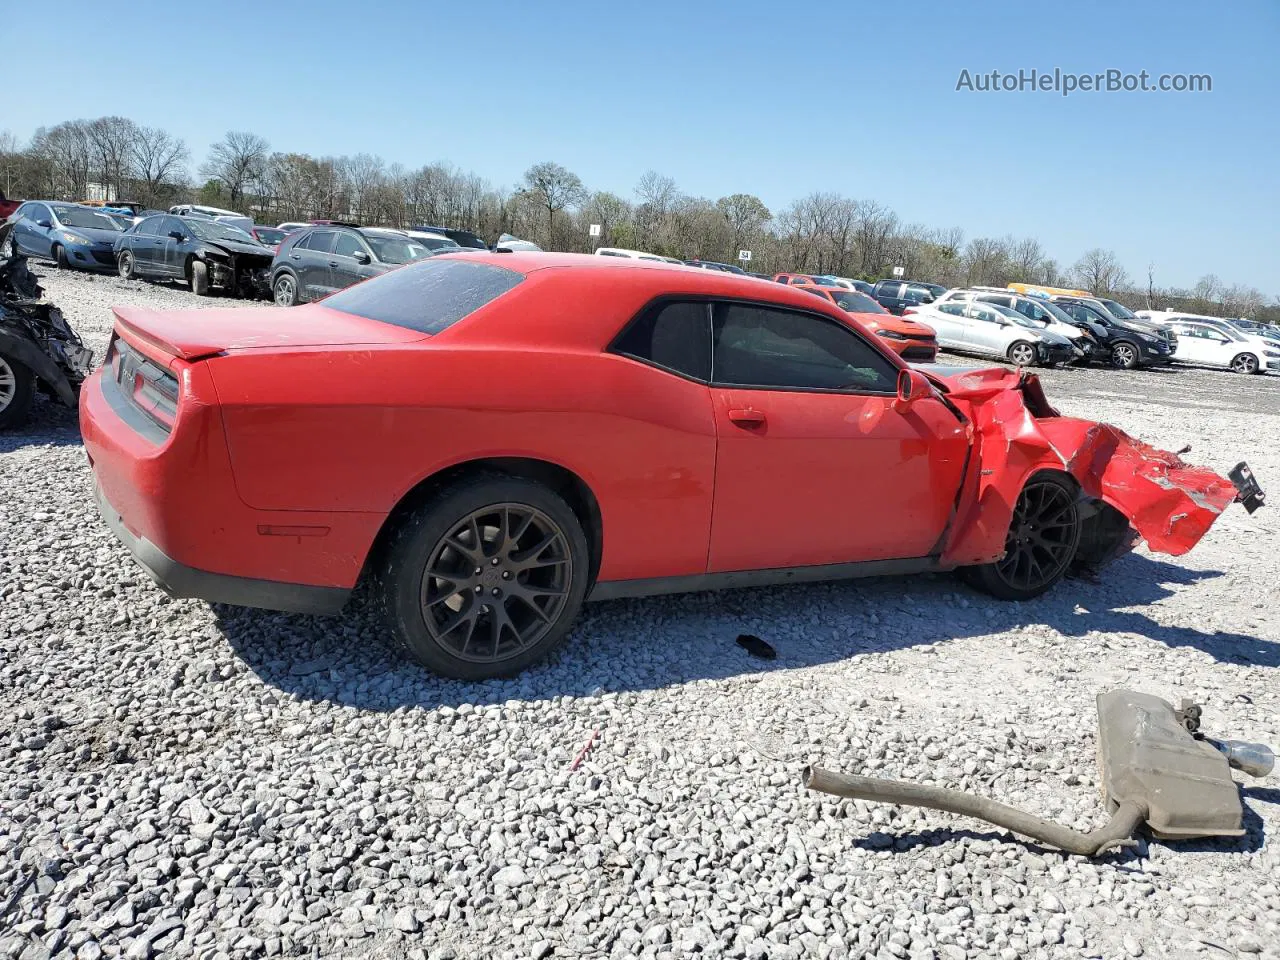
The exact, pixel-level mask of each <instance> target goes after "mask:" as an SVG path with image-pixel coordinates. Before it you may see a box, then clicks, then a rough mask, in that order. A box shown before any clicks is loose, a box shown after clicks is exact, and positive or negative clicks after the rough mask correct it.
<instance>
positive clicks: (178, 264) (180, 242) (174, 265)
mask: <svg viewBox="0 0 1280 960" xmlns="http://www.w3.org/2000/svg"><path fill="white" fill-rule="evenodd" d="M160 231H161V233H160V237H159V240H160V246H159V247H158V248H157V249H159V250H160V251H162V252H161V253H160V254H159V256H158V258H157V259H158V263H157V267H158V269H159V272H160V273H161V274H162V275H164V276H166V277H171V278H173V279H177V280H182V279H185V277H186V264H187V257H189V256H190V255H191V253H192V251H193V250H195V248H196V246H197V241H196V236H195V234H194V233H192V232H191V228H190V227H189V226H187V224H185V223H183V222H182V218H181V217H165V218H164V223H162V224H161V225H160Z"/></svg>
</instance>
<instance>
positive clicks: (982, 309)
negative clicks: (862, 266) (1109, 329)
mask: <svg viewBox="0 0 1280 960" xmlns="http://www.w3.org/2000/svg"><path fill="white" fill-rule="evenodd" d="M903 316H904V317H905V318H907V319H910V320H919V321H920V322H921V323H927V324H928V325H929V326H931V327H933V329H934V331H935V332H936V333H937V335H938V346H940V347H942V348H943V349H946V350H951V351H953V352H955V353H975V354H978V355H979V356H984V357H999V358H1000V359H1001V360H1008V361H1009V362H1010V363H1014V364H1017V365H1018V366H1020V367H1030V366H1049V365H1052V364H1055V363H1070V362H1072V361H1073V360H1079V359H1080V358H1081V357H1082V356H1083V355H1084V352H1083V351H1082V350H1081V349H1080V348H1079V347H1078V346H1076V345H1075V344H1074V343H1072V341H1071V340H1070V339H1069V338H1067V337H1064V336H1062V335H1061V334H1058V333H1054V332H1053V331H1052V330H1047V329H1045V328H1044V327H1043V326H1042V325H1041V324H1039V323H1038V322H1037V321H1035V320H1032V319H1031V318H1029V317H1024V316H1023V315H1022V314H1020V313H1018V312H1017V311H1016V310H1013V309H1011V308H1009V307H1001V306H999V305H997V304H994V303H983V302H982V301H979V300H966V299H954V300H939V301H935V302H934V303H928V304H920V305H918V306H914V307H907V309H906V312H905V313H904V314H903Z"/></svg>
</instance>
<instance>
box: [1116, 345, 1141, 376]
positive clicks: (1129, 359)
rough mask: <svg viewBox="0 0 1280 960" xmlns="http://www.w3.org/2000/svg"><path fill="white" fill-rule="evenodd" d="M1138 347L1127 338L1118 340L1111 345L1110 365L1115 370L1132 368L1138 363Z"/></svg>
mask: <svg viewBox="0 0 1280 960" xmlns="http://www.w3.org/2000/svg"><path fill="white" fill-rule="evenodd" d="M1138 360H1139V354H1138V348H1137V347H1135V346H1134V345H1133V344H1132V343H1130V342H1129V341H1128V340H1120V341H1118V342H1116V343H1115V344H1112V347H1111V365H1112V366H1113V367H1115V368H1116V369H1117V370H1132V369H1133V368H1134V367H1136V366H1137V365H1138Z"/></svg>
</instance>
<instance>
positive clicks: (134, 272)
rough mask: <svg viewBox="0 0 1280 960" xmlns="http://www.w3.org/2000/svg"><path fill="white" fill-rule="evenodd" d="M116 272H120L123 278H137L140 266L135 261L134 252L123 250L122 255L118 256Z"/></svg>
mask: <svg viewBox="0 0 1280 960" xmlns="http://www.w3.org/2000/svg"><path fill="white" fill-rule="evenodd" d="M116 272H118V273H119V274H120V279H121V280H137V279H138V267H137V264H136V263H134V260H133V254H132V253H130V252H129V251H128V250H123V251H121V253H120V256H118V257H117V258H116Z"/></svg>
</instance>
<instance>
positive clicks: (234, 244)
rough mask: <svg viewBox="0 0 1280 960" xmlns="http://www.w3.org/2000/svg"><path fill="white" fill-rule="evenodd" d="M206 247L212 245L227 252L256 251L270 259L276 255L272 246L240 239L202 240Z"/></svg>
mask: <svg viewBox="0 0 1280 960" xmlns="http://www.w3.org/2000/svg"><path fill="white" fill-rule="evenodd" d="M200 242H201V243H202V244H204V246H206V247H212V248H213V249H215V250H225V251H226V252H227V253H229V254H231V253H236V254H239V253H256V254H258V255H259V256H262V257H266V258H268V259H270V258H271V257H273V256H275V254H274V253H272V251H271V248H270V247H264V246H263V245H262V244H260V243H241V242H240V241H238V240H201V241H200Z"/></svg>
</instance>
